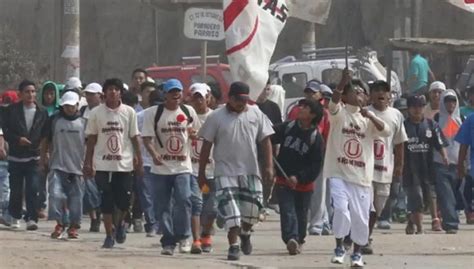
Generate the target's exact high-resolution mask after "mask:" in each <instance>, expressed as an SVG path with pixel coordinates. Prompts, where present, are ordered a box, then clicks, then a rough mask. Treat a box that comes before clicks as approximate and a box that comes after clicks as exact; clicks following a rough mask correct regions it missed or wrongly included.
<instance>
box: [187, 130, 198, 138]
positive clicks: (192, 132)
mask: <svg viewBox="0 0 474 269" xmlns="http://www.w3.org/2000/svg"><path fill="white" fill-rule="evenodd" d="M188 134H189V139H197V138H198V136H197V131H196V130H195V129H194V128H188Z"/></svg>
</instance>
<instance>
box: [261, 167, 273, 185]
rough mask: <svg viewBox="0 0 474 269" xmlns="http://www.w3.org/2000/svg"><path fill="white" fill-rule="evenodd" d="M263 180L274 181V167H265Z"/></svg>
mask: <svg viewBox="0 0 474 269" xmlns="http://www.w3.org/2000/svg"><path fill="white" fill-rule="evenodd" d="M263 180H268V181H270V182H273V167H266V168H265V169H263Z"/></svg>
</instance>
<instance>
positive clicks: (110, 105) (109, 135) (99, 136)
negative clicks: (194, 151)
mask: <svg viewBox="0 0 474 269" xmlns="http://www.w3.org/2000/svg"><path fill="white" fill-rule="evenodd" d="M102 88H103V92H104V96H105V102H104V104H101V105H99V106H98V107H97V108H95V109H93V110H92V111H91V113H90V115H89V121H88V122H87V128H86V135H87V149H86V158H85V161H84V169H83V170H84V177H86V178H91V177H94V176H95V181H96V183H97V186H98V188H99V191H100V192H101V198H102V204H101V210H102V213H103V214H104V227H105V231H106V234H107V236H106V238H105V241H104V244H103V246H102V247H103V248H112V247H113V246H114V244H115V241H117V243H119V244H121V243H124V242H125V239H126V228H125V223H124V222H123V218H124V217H125V215H126V214H127V212H128V209H129V207H130V198H131V197H130V196H131V192H132V180H133V177H132V171H133V170H135V173H137V174H139V175H141V174H143V162H142V156H141V153H140V144H139V140H138V138H139V132H138V126H137V116H136V114H135V110H134V109H133V108H131V107H129V106H127V105H124V104H122V102H121V96H122V94H123V92H124V91H125V89H124V87H123V82H122V81H121V80H119V79H107V80H106V81H105V82H104V85H103V86H102ZM134 162H135V163H134ZM96 171H97V172H96ZM114 207H117V208H118V209H119V211H120V212H119V213H118V214H117V221H116V222H115V226H114V223H113V219H112V214H113V212H114Z"/></svg>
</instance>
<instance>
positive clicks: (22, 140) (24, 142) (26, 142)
mask: <svg viewBox="0 0 474 269" xmlns="http://www.w3.org/2000/svg"><path fill="white" fill-rule="evenodd" d="M18 145H20V146H29V145H31V141H30V140H28V138H26V137H20V140H19V141H18Z"/></svg>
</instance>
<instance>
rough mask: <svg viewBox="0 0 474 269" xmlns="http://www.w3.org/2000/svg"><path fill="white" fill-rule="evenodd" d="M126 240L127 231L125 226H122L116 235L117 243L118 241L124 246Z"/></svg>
mask: <svg viewBox="0 0 474 269" xmlns="http://www.w3.org/2000/svg"><path fill="white" fill-rule="evenodd" d="M126 239H127V229H126V228H125V224H122V225H120V226H119V227H118V228H117V231H116V233H115V241H117V243H118V244H123V243H125V240H126Z"/></svg>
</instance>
